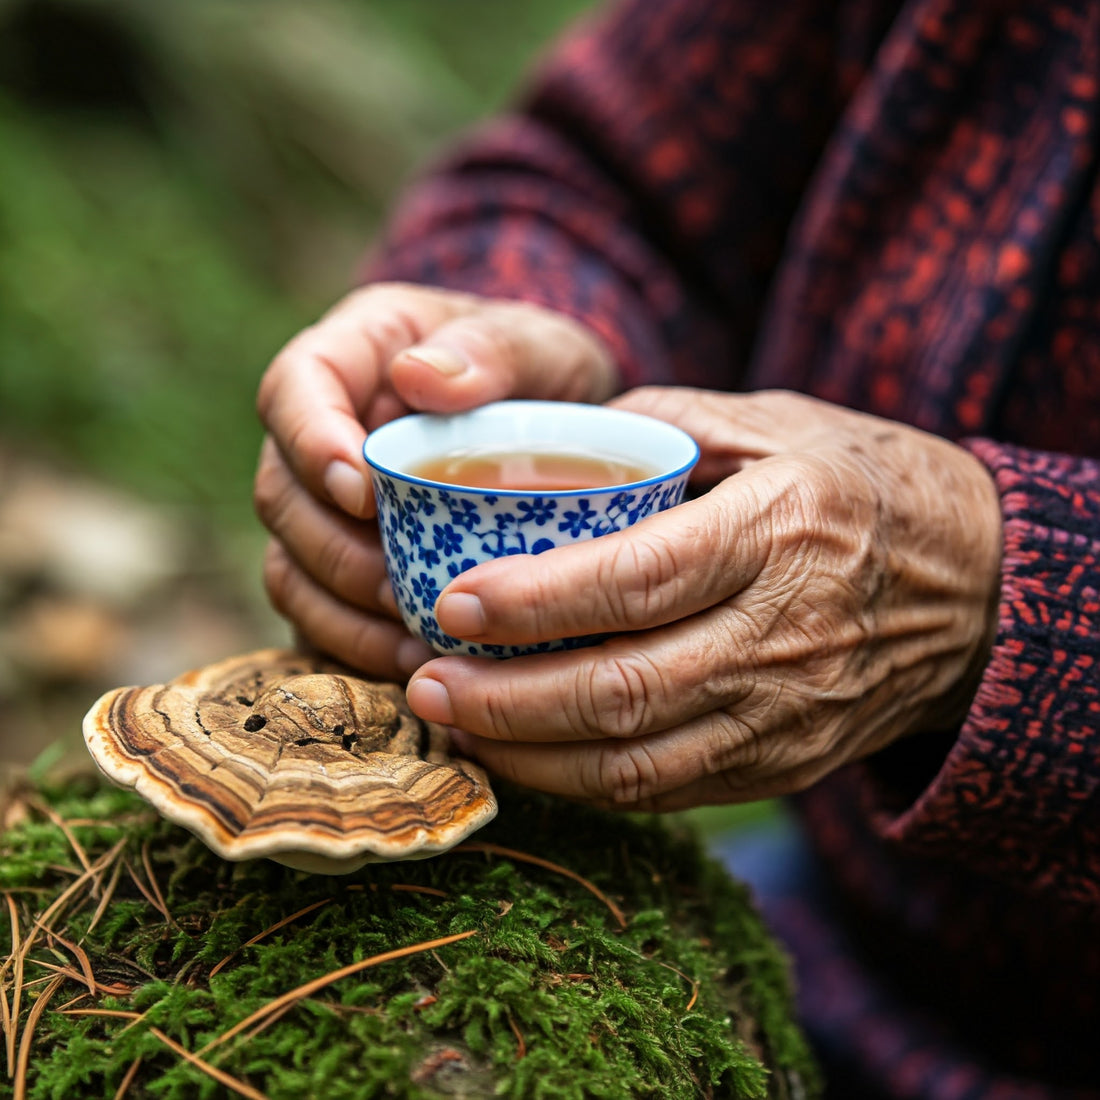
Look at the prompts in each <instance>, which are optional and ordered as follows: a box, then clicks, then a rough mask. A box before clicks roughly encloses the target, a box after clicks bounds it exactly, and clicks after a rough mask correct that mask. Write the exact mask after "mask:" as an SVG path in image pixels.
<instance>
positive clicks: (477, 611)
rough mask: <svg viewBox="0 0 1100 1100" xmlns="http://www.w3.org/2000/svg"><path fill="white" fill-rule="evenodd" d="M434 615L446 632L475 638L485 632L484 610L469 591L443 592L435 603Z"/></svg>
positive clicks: (460, 636) (459, 636)
mask: <svg viewBox="0 0 1100 1100" xmlns="http://www.w3.org/2000/svg"><path fill="white" fill-rule="evenodd" d="M435 617H436V619H437V620H438V622H439V625H440V626H441V627H443V629H444V630H445V631H446V632H447V633H448V634H453V635H454V636H455V637H456V638H476V637H478V635H480V634H484V633H485V610H484V608H483V607H482V606H481V600H479V599H478V598H477V596H474V595H472V594H471V593H469V592H450V593H447V592H445V593H444V594H443V595H442V596H440V597H439V599H438V601H437V602H436V605H435Z"/></svg>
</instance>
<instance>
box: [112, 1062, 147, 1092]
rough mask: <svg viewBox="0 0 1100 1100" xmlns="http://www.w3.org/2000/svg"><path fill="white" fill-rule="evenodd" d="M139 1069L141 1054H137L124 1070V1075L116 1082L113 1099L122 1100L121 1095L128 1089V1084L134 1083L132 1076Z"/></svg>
mask: <svg viewBox="0 0 1100 1100" xmlns="http://www.w3.org/2000/svg"><path fill="white" fill-rule="evenodd" d="M139 1069H141V1055H140V1054H139V1055H138V1056H137V1057H136V1058H135V1059H134V1060H133V1061H132V1062H131V1063H130V1068H129V1069H128V1070H127V1071H126V1076H125V1077H123V1078H122V1080H121V1081H120V1082H119V1084H118V1088H117V1089H116V1090H115V1095H114V1100H123V1097H124V1096H125V1095H126V1093H127V1092H129V1091H130V1086H131V1085H132V1084H133V1083H134V1078H135V1077H136V1076H137V1071H138V1070H139Z"/></svg>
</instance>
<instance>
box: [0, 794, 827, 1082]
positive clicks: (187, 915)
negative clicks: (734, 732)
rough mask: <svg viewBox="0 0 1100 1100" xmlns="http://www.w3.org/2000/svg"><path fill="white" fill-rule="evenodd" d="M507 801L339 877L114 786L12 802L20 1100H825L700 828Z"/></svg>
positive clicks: (7, 888)
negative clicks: (179, 820)
mask: <svg viewBox="0 0 1100 1100" xmlns="http://www.w3.org/2000/svg"><path fill="white" fill-rule="evenodd" d="M500 793H501V798H500V801H501V812H500V815H499V817H498V819H497V820H496V821H495V822H493V824H492V825H490V826H489V827H488V828H486V829H485V830H483V831H482V832H480V833H478V834H477V835H476V836H475V837H474V838H473V839H472V840H471V841H470V842H469V843H467V844H464V845H461V846H459V847H458V848H457V849H455V850H453V851H451V852H449V853H447V854H445V855H442V856H437V857H434V858H431V859H427V860H423V861H417V862H402V863H393V864H375V865H368V866H367V867H365V868H363V869H362V870H360V871H358V872H356V873H355V874H353V875H348V876H344V877H341V878H330V877H324V876H317V875H306V874H303V873H300V872H295V871H292V870H290V869H288V868H286V867H283V866H280V865H278V864H275V863H272V862H269V861H266V860H258V861H255V862H249V863H237V864H234V863H227V862H224V861H222V860H220V859H219V858H218V857H216V856H214V855H213V854H212V853H210V852H209V851H208V850H207V849H206V848H205V847H204V846H203V845H202V844H201V843H200V842H199V841H197V840H196V839H194V838H193V837H191V836H190V835H189V834H188V833H186V832H184V831H183V830H181V829H179V828H177V827H175V826H171V825H169V824H167V823H165V822H164V821H162V820H161V819H159V818H158V817H157V816H156V815H155V814H153V813H152V812H151V811H150V810H149V809H148V807H147V806H146V805H145V804H144V803H142V802H141V801H140V800H138V799H137V798H136V797H135V796H133V795H132V794H130V793H129V792H123V791H119V790H115V789H113V788H108V787H105V786H103V785H102V784H101V783H100V782H99V781H96V780H91V779H89V780H87V781H84V780H79V781H72V780H69V781H67V782H66V783H65V784H63V785H60V786H53V787H49V786H44V787H39V788H35V789H31V788H26V789H23V790H19V791H16V792H14V793H11V794H9V797H8V801H7V805H6V812H5V815H4V820H5V821H6V822H8V823H9V825H8V828H7V829H6V831H5V832H4V833H3V835H2V837H0V890H2V891H3V894H4V900H5V904H0V925H2V926H0V936H3V937H5V939H4V940H3V941H0V942H5V943H6V942H7V939H6V938H7V937H8V936H9V934H10V937H11V941H10V943H11V953H10V955H9V957H8V959H7V961H6V963H4V964H3V970H2V976H0V989H2V993H3V1002H4V1003H3V1006H0V1012H2V1015H3V1024H4V1033H5V1039H6V1054H7V1062H8V1065H7V1073H6V1074H4V1075H3V1076H2V1081H0V1096H15V1097H21V1096H23V1095H25V1096H26V1097H28V1098H31V1100H47V1098H48V1100H70V1098H73V1097H81V1098H95V1097H103V1098H105V1100H112V1098H115V1097H127V1098H129V1100H144V1098H156V1100H196V1098H211V1097H232V1096H238V1095H244V1096H248V1097H253V1098H255V1097H261V1098H263V1097H266V1098H268V1100H291V1098H293V1100H302V1098H303V1097H317V1098H323V1100H345V1098H347V1100H352V1098H354V1100H365V1098H370V1097H423V1098H431V1097H441V1096H452V1097H455V1096H457V1097H482V1096H486V1097H488V1096H504V1097H517V1098H518V1097H546V1098H550V1097H553V1098H554V1100H559V1098H569V1097H611V1098H616V1097H635V1096H649V1097H662V1098H664V1097H733V1098H746V1100H748V1098H752V1100H764V1098H784V1100H796V1098H805V1100H812V1098H813V1097H816V1096H818V1095H819V1092H820V1090H819V1086H818V1079H817V1075H816V1071H815V1069H814V1066H813V1064H812V1061H811V1059H810V1057H809V1054H808V1052H807V1048H806V1046H805V1042H804V1039H803V1037H802V1035H801V1033H800V1031H799V1030H798V1027H797V1025H796V1024H795V1022H794V1021H793V1017H792V1001H791V994H790V987H789V981H788V971H787V965H786V960H785V958H784V956H783V954H782V952H781V951H780V949H779V948H778V947H777V946H776V945H775V943H774V942H773V941H772V940H771V938H770V937H769V935H768V934H767V932H766V930H765V929H764V927H763V926H762V924H761V921H760V919H759V917H758V915H757V914H756V912H755V910H754V909H753V907H752V905H751V902H750V898H749V895H748V893H747V891H746V890H745V889H744V888H743V887H742V886H740V885H739V884H737V883H735V882H734V881H732V880H731V879H730V877H729V876H728V875H727V874H726V873H725V872H724V871H723V870H722V869H721V868H720V867H719V866H717V865H716V864H714V863H713V862H711V861H709V860H707V859H706V858H704V857H703V855H702V854H701V851H700V847H699V844H698V842H697V840H696V839H695V838H694V837H693V836H692V835H691V834H690V833H687V832H684V831H681V830H678V829H675V828H673V827H671V826H669V825H668V824H666V823H664V822H662V821H656V820H654V821H650V820H644V821H643V820H639V819H635V818H627V817H621V816H614V815H609V814H602V813H597V812H595V811H592V810H587V809H584V808H582V807H577V806H573V805H569V804H564V803H560V802H556V801H552V800H549V799H545V798H541V797H536V796H533V795H531V794H529V793H525V792H517V791H513V790H507V789H506V790H504V791H502V792H500ZM436 941H445V942H442V943H436ZM372 960H373V961H372ZM242 1025H243V1026H242Z"/></svg>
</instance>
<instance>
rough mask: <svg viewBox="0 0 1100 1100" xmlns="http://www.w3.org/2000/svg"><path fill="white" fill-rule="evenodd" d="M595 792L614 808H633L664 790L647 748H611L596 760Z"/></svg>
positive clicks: (634, 744)
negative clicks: (661, 788) (661, 789)
mask: <svg viewBox="0 0 1100 1100" xmlns="http://www.w3.org/2000/svg"><path fill="white" fill-rule="evenodd" d="M594 787H595V789H594V790H593V791H592V792H591V793H592V794H595V795H597V796H599V797H603V798H606V799H607V800H608V801H609V802H610V803H611V804H612V805H614V806H633V805H635V804H637V803H638V802H641V801H643V800H644V799H646V798H649V797H651V796H652V795H654V794H657V793H658V792H659V790H660V772H659V770H658V767H657V763H656V761H655V760H654V759H653V756H652V754H651V753H650V752H649V750H648V749H647V747H646V746H645V745H644V744H641V743H638V742H635V743H632V744H629V745H624V744H611V745H608V746H606V747H604V748H602V749H600V751H599V754H598V755H597V757H596V768H595V783H594Z"/></svg>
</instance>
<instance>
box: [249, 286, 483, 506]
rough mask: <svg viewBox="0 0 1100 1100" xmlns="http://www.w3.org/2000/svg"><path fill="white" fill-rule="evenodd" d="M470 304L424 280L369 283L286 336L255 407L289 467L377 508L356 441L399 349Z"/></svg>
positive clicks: (320, 487) (339, 501) (313, 483)
mask: <svg viewBox="0 0 1100 1100" xmlns="http://www.w3.org/2000/svg"><path fill="white" fill-rule="evenodd" d="M462 308H469V307H468V304H467V299H466V298H465V297H460V296H448V295H446V294H443V293H442V292H440V291H436V290H431V289H429V288H423V287H412V286H401V285H392V284H391V285H384V286H377V287H367V288H365V289H363V290H359V291H356V292H355V293H353V294H350V295H348V296H347V297H346V298H345V299H344V300H343V301H342V302H340V303H339V304H338V305H337V306H336V307H334V308H333V309H332V310H331V311H330V312H329V313H327V314H326V315H325V316H324V317H322V318H321V320H320V321H318V322H317V323H316V324H315V325H312V326H311V327H310V328H307V329H305V330H304V331H303V332H301V333H299V334H298V335H297V336H296V337H294V339H292V340H291V341H290V342H289V343H288V344H287V345H286V347H284V348H283V349H282V351H280V352H279V354H278V355H277V356H276V357H275V359H274V360H273V361H272V363H271V365H270V366H269V367H268V369H267V371H266V372H265V374H264V377H263V379H262V380H261V382H260V388H259V393H258V396H257V409H258V411H259V414H260V419H261V420H262V421H263V423H264V425H265V426H266V427H267V429H268V431H269V432H270V433H271V435H272V436H273V438H274V439H275V442H276V443H277V444H278V446H279V449H280V450H281V451H282V452H283V454H284V455H285V456H286V459H287V462H288V464H289V465H290V467H291V469H292V470H293V471H294V473H295V475H296V476H297V477H298V478H299V480H301V481H302V483H303V484H305V485H306V486H307V488H309V490H310V491H311V492H312V493H314V494H315V495H316V496H318V497H319V498H321V499H323V500H329V501H331V502H332V503H333V504H335V505H337V506H338V507H340V508H342V509H343V510H344V511H346V512H348V513H349V514H351V515H353V516H360V517H361V516H366V515H368V514H370V512H371V511H372V508H373V500H372V497H371V493H370V491H369V478H368V476H367V469H366V464H365V462H364V461H363V456H362V453H361V448H362V444H363V439H364V437H365V435H366V431H365V429H364V427H363V423H364V421H365V420H367V419H369V418H370V412H371V406H372V404H373V403H374V401H375V400H376V399H377V398H378V397H379V395H380V393H381V392H384V391H385V388H386V386H387V385H388V375H387V373H386V367H387V365H388V363H389V361H390V360H391V359H392V358H393V356H394V355H396V354H397V353H398V351H400V350H401V349H402V348H405V347H408V346H409V345H410V344H414V343H416V342H417V341H418V340H420V339H421V337H422V336H423V335H424V333H425V332H427V331H429V330H430V329H431V328H433V327H435V326H437V325H439V324H441V323H443V322H444V321H445V320H447V319H449V318H450V317H452V316H454V314H455V313H456V311H458V310H459V309H462Z"/></svg>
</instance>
